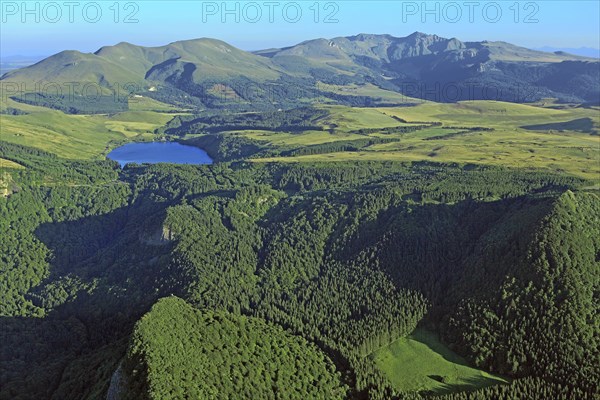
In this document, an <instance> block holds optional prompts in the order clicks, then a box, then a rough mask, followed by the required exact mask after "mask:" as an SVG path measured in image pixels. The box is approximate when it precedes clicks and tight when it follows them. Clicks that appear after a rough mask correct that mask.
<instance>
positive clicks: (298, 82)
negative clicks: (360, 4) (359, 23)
mask: <svg viewBox="0 0 600 400" xmlns="http://www.w3.org/2000/svg"><path fill="white" fill-rule="evenodd" d="M0 81H2V82H4V83H8V82H20V83H26V85H25V86H26V87H27V88H29V87H34V83H35V82H57V83H66V82H79V83H88V82H90V83H94V84H97V85H99V86H100V87H102V88H106V90H107V92H108V91H110V88H114V87H115V86H118V85H123V84H126V83H128V84H135V87H136V90H135V91H136V92H137V93H146V94H149V95H152V96H153V97H156V98H159V99H161V100H163V101H167V102H170V103H174V102H188V103H193V104H196V105H201V106H207V107H218V106H223V105H224V104H226V103H227V102H228V101H232V100H236V101H237V102H238V103H239V102H243V103H246V104H247V105H262V106H270V107H278V106H280V105H282V104H285V103H286V102H288V103H289V102H290V101H291V100H290V93H291V92H295V93H296V95H297V98H296V99H295V100H297V99H299V98H303V99H305V100H308V101H310V99H315V98H325V99H328V101H337V102H348V101H352V102H357V103H361V102H365V103H369V102H370V101H372V99H368V98H358V97H357V96H354V98H350V97H349V96H345V97H344V96H342V95H339V94H334V93H330V92H328V91H327V90H322V89H319V87H318V85H319V83H324V84H328V85H349V84H357V85H364V84H367V83H368V84H373V85H375V86H378V87H379V88H382V89H386V90H391V91H395V92H399V93H402V94H404V95H406V96H409V97H411V98H421V99H427V100H433V101H441V102H453V101H458V100H469V99H493V100H503V101H513V102H525V101H535V100H539V99H541V98H546V97H554V98H558V99H559V100H561V101H567V102H594V103H597V102H599V98H600V63H599V62H598V60H596V59H593V58H586V57H581V56H576V55H572V54H567V53H560V52H558V53H547V52H541V51H536V50H530V49H526V48H523V47H519V46H515V45H512V44H509V43H505V42H488V41H482V42H462V41H460V40H459V39H457V38H450V39H448V38H443V37H440V36H437V35H429V34H425V33H421V32H415V33H413V34H411V35H409V36H406V37H394V36H391V35H375V34H358V35H355V36H348V37H337V38H333V39H314V40H308V41H305V42H302V43H299V44H297V45H295V46H290V47H286V48H281V49H269V50H262V51H256V52H246V51H243V50H240V49H237V48H235V47H233V46H231V45H229V44H227V43H225V42H222V41H220V40H216V39H208V38H202V39H194V40H186V41H178V42H173V43H170V44H168V45H165V46H159V47H143V46H136V45H133V44H130V43H125V42H122V43H119V44H117V45H114V46H106V47H102V48H100V49H99V50H98V51H96V52H95V53H87V54H86V53H81V52H78V51H63V52H60V53H58V54H55V55H53V56H51V57H48V58H46V59H44V60H42V61H40V62H38V63H36V64H34V65H32V66H29V67H26V68H21V69H18V70H14V71H10V72H8V73H6V74H5V75H3V76H2V77H1V78H0ZM157 88H158V89H157ZM150 89H152V92H153V93H149V92H148V91H149V90H150ZM490 91H492V92H493V94H490Z"/></svg>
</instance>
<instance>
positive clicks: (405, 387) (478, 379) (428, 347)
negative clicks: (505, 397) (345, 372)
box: [370, 329, 507, 394]
mask: <svg viewBox="0 0 600 400" xmlns="http://www.w3.org/2000/svg"><path fill="white" fill-rule="evenodd" d="M370 357H371V358H372V359H373V361H374V362H375V364H376V365H377V367H378V368H380V369H381V371H383V373H384V374H385V375H386V376H387V377H388V378H389V380H390V381H391V382H392V384H393V385H394V387H396V388H397V389H399V390H402V391H411V392H412V391H430V392H432V393H436V394H441V393H449V392H454V391H460V390H466V389H476V388H481V387H485V386H490V385H496V384H499V383H506V382H507V381H506V380H505V379H503V378H501V377H498V376H494V375H492V374H488V373H487V372H484V371H481V370H478V369H476V368H472V367H470V366H468V364H467V363H466V362H465V360H464V359H463V358H461V357H460V356H458V355H457V354H456V353H454V352H452V351H451V350H450V349H448V348H447V347H446V346H444V345H443V344H442V343H441V342H440V341H439V340H438V338H437V335H436V334H434V333H432V332H429V331H427V330H424V329H417V330H415V332H413V333H412V334H411V335H410V336H409V337H407V338H402V339H399V340H396V341H395V342H393V343H391V344H390V345H389V346H386V347H383V348H381V349H379V350H377V351H376V352H375V353H373V354H372V355H371V356H370Z"/></svg>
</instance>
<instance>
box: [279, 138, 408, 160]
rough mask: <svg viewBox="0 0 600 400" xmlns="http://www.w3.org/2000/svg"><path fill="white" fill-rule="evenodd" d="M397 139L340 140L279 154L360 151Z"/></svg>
mask: <svg viewBox="0 0 600 400" xmlns="http://www.w3.org/2000/svg"><path fill="white" fill-rule="evenodd" d="M398 141H399V139H396V138H378V137H374V138H369V139H355V140H338V141H335V142H328V143H320V144H311V145H309V146H303V147H299V148H296V149H292V150H283V151H280V152H279V155H280V156H284V157H288V156H291V157H295V156H307V155H313V154H326V153H335V152H340V151H359V150H361V149H364V148H366V147H369V146H373V145H375V144H382V143H392V142H398Z"/></svg>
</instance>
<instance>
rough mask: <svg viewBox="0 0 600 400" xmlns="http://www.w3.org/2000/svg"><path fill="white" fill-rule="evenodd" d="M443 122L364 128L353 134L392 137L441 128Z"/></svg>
mask: <svg viewBox="0 0 600 400" xmlns="http://www.w3.org/2000/svg"><path fill="white" fill-rule="evenodd" d="M441 125H442V123H441V122H428V123H426V124H421V125H408V126H390V127H387V128H362V129H357V130H355V131H351V133H356V134H358V135H370V134H372V133H382V134H384V135H391V134H394V133H411V132H417V131H420V130H423V129H427V128H434V127H437V126H441Z"/></svg>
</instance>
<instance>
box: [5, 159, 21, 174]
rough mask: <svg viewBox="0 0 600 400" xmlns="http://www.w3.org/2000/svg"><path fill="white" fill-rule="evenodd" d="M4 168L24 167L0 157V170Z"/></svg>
mask: <svg viewBox="0 0 600 400" xmlns="http://www.w3.org/2000/svg"><path fill="white" fill-rule="evenodd" d="M5 169H25V167H24V166H22V165H21V164H19V163H16V162H14V161H10V160H5V159H4V158H0V171H4V170H5Z"/></svg>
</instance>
